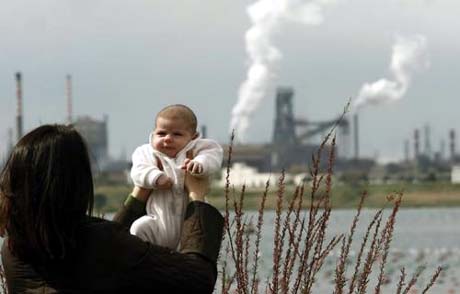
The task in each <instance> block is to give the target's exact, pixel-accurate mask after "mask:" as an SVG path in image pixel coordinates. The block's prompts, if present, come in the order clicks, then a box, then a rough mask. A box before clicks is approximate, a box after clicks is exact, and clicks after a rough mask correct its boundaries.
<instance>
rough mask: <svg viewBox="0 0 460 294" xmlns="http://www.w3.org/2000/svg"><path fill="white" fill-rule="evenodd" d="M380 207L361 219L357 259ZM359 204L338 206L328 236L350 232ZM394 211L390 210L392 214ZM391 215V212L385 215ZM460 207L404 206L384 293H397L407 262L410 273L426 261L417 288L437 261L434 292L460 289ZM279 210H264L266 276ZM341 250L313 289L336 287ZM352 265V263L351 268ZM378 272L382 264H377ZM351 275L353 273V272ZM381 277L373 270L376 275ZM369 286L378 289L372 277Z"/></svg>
mask: <svg viewBox="0 0 460 294" xmlns="http://www.w3.org/2000/svg"><path fill="white" fill-rule="evenodd" d="M376 212H377V210H373V209H364V210H363V211H362V214H361V217H360V223H359V225H358V227H357V229H356V233H355V237H354V242H353V246H352V251H351V253H350V256H351V258H352V260H354V257H355V256H356V254H357V250H358V249H359V245H360V243H361V240H362V239H363V237H364V233H365V230H366V227H367V225H368V224H369V222H370V221H371V219H372V217H373V216H374V215H375V213H376ZM355 213H356V211H354V210H333V211H332V215H331V219H330V225H329V229H328V236H329V237H331V236H333V235H338V234H341V233H348V231H349V229H350V225H351V222H352V219H353V217H354V215H355ZM389 213H390V211H386V212H385V216H388V215H389ZM256 215H257V212H252V213H248V214H247V216H248V217H254V220H256V219H257V216H256ZM385 219H386V218H385ZM459 220H460V208H429V209H401V210H400V212H399V213H398V215H397V219H396V226H395V230H394V234H393V240H392V243H391V251H390V255H389V257H388V263H387V265H386V273H387V274H386V277H387V283H386V284H385V285H384V286H383V293H395V292H396V291H395V290H396V285H397V282H398V280H399V275H400V269H401V268H402V267H405V268H406V273H407V278H406V281H407V280H409V279H410V277H411V276H412V274H413V273H414V272H415V271H416V269H417V268H418V267H419V266H425V267H426V269H425V271H424V273H423V274H422V275H421V276H420V278H419V282H418V283H417V284H416V287H415V288H414V290H413V291H412V292H409V293H421V292H422V291H421V290H423V288H424V286H425V285H426V284H427V283H428V282H429V279H430V278H431V275H432V274H433V273H434V271H435V270H436V269H437V267H438V266H442V267H443V269H444V270H443V272H442V275H441V276H440V278H439V279H438V282H437V283H436V285H435V286H434V287H433V288H431V290H430V292H429V293H449V294H454V293H460V226H459V225H458V221H459ZM273 224H274V212H266V213H265V227H264V231H263V234H262V236H263V237H262V238H263V240H262V242H261V245H262V247H261V251H262V254H261V268H260V277H263V279H262V280H265V279H266V277H267V276H270V273H271V269H272V264H273V263H272V248H273ZM338 254H339V247H336V250H335V251H334V252H333V254H332V255H331V256H329V257H328V258H327V260H326V262H325V264H324V265H323V269H322V271H321V272H320V273H319V274H318V279H317V282H316V283H315V284H316V287H315V291H314V293H332V290H333V289H332V286H333V279H334V274H333V273H334V269H335V264H336V261H337V256H338ZM351 268H352V265H350V270H351ZM374 271H375V272H376V273H377V272H378V270H377V268H375V270H374ZM350 276H351V275H350V274H349V275H348V277H350ZM375 278H376V277H375V276H374V277H373V279H375ZM369 285H370V287H368V292H369V293H370V292H373V291H371V290H373V285H375V284H373V283H372V279H371V283H370V284H369Z"/></svg>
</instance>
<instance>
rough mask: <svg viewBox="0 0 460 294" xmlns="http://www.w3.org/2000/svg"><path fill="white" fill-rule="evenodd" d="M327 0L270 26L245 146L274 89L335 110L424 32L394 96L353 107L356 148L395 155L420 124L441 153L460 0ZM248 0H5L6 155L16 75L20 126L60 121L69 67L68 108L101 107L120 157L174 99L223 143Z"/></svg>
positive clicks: (0, 100) (261, 131)
mask: <svg viewBox="0 0 460 294" xmlns="http://www.w3.org/2000/svg"><path fill="white" fill-rule="evenodd" d="M318 1H319V0H316V2H318ZM321 1H322V2H325V1H326V0H321ZM321 1H319V2H321ZM305 2H309V1H305ZM326 2H328V3H327V5H324V7H323V10H322V17H323V21H322V23H320V24H318V25H314V26H312V25H305V24H302V23H298V22H289V21H286V22H283V23H282V24H280V25H279V26H278V27H277V28H276V30H275V32H274V33H273V35H272V39H271V42H272V45H273V46H275V47H276V48H277V49H278V50H279V51H280V52H281V53H282V56H283V57H282V58H281V59H280V60H279V62H278V64H277V67H276V71H275V72H274V78H273V80H272V84H271V86H270V87H269V88H267V91H266V93H265V95H264V96H263V97H262V101H261V103H260V105H259V106H258V108H257V109H256V110H255V111H254V112H253V115H252V117H251V119H250V125H249V128H248V130H247V133H246V135H245V140H246V142H248V143H263V142H268V141H270V140H271V138H272V132H273V120H274V111H275V109H274V105H275V92H274V89H275V88H276V86H291V87H293V88H294V91H295V96H294V101H293V103H294V112H295V116H296V117H298V118H304V119H309V120H330V119H333V118H335V117H337V116H338V115H339V114H340V113H341V112H342V110H343V108H344V106H345V105H346V103H347V101H348V100H349V98H350V97H352V98H354V97H356V96H357V95H358V94H359V92H360V89H361V87H362V86H363V84H365V83H373V82H375V81H377V80H379V79H382V78H388V79H391V70H390V63H391V58H392V46H393V45H394V43H395V40H396V39H397V38H398V36H413V35H417V34H418V35H423V36H424V38H425V39H426V47H427V63H428V66H427V67H426V68H424V69H423V70H419V71H417V72H414V74H413V76H412V77H411V83H410V86H409V87H408V89H407V91H406V92H405V94H404V96H403V97H402V98H401V99H399V100H397V101H392V102H391V103H385V104H380V105H370V106H368V107H363V108H362V109H360V110H359V115H360V123H361V124H360V153H361V155H363V156H368V157H373V158H376V159H378V160H380V161H387V160H394V159H398V158H402V157H403V155H404V141H405V140H409V139H412V137H413V131H414V129H415V128H420V129H423V128H424V126H425V125H427V124H429V125H430V128H431V139H432V140H431V145H432V149H433V150H434V151H438V150H440V145H441V141H442V140H444V141H445V142H446V143H447V142H448V141H447V140H448V132H449V130H450V129H456V130H457V132H459V131H460V127H459V123H460V115H459V114H458V112H459V111H458V109H460V99H458V98H459V97H458V96H459V94H458V93H460V82H459V77H460V58H459V56H458V52H460V38H459V37H458V36H460V18H458V12H459V11H460V1H455V0H425V1H423V0H418V1H414V0H353V1H352V0H337V1H332V0H327V1H326ZM253 3H255V1H242V0H232V1H228V0H221V1H215V0H213V1H210V0H201V1H198V0H189V1H177V0H168V1H165V0H155V1H153V0H131V1H125V0H91V1H89V0H80V1H76V0H37V1H34V4H33V5H31V4H30V1H25V0H16V1H4V3H2V6H1V9H0V36H1V39H0V154H2V153H4V152H5V148H6V144H7V141H8V128H14V126H15V111H16V101H15V81H14V75H15V73H16V72H17V71H20V72H21V73H22V75H23V100H24V128H25V131H28V130H31V129H33V128H35V127H37V126H38V125H40V124H44V123H64V122H65V120H66V116H67V114H66V100H65V77H66V75H67V74H71V75H72V79H73V97H74V100H73V106H74V108H73V110H74V111H73V114H74V116H83V115H89V116H91V117H94V118H98V119H102V118H103V116H104V115H105V114H106V115H108V118H109V119H108V122H109V125H108V126H109V152H110V154H111V155H112V156H113V157H114V158H118V157H120V156H121V155H122V154H123V153H125V154H128V155H129V154H130V153H131V152H132V151H133V150H134V148H135V147H136V146H138V145H140V144H143V143H145V142H147V139H148V134H149V132H150V131H151V129H152V128H153V126H154V117H155V114H156V113H157V112H158V111H159V110H160V109H161V108H163V107H164V106H166V105H168V104H172V103H183V104H186V105H189V106H190V107H191V108H192V109H193V110H194V111H195V113H196V114H197V117H198V121H199V124H200V125H206V126H207V129H208V136H209V137H211V138H214V139H216V140H217V141H219V142H221V143H227V142H228V139H229V127H230V121H231V118H232V109H233V107H234V106H235V104H236V103H237V101H238V92H239V88H240V86H241V84H242V83H243V82H244V81H245V79H246V74H247V70H248V67H249V65H250V58H249V57H248V53H247V52H246V44H245V33H246V31H247V30H248V29H249V28H250V27H251V25H252V24H251V20H250V18H249V16H248V14H247V7H248V6H250V5H251V4H253ZM353 111H355V109H352V112H353ZM237 137H238V134H237ZM446 150H447V149H446Z"/></svg>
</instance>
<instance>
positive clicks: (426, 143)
mask: <svg viewBox="0 0 460 294" xmlns="http://www.w3.org/2000/svg"><path fill="white" fill-rule="evenodd" d="M15 79H16V101H17V109H16V110H17V111H16V122H15V123H16V136H15V139H16V140H19V139H20V138H21V137H22V136H23V111H22V105H23V97H22V96H23V94H22V93H23V91H22V86H23V79H22V76H21V73H16V75H15ZM65 89H66V91H65V92H66V95H65V96H66V99H67V122H68V123H71V124H73V125H74V126H75V128H76V129H77V130H78V131H79V132H80V133H81V134H82V136H83V137H84V138H85V140H86V142H87V144H88V147H89V150H90V156H91V160H92V163H93V169H94V171H95V173H96V174H98V173H100V172H106V173H107V172H109V173H111V172H112V173H114V174H116V173H118V174H119V175H121V176H119V177H118V178H122V179H123V177H124V176H123V173H125V174H126V171H127V170H129V167H130V162H128V161H126V160H113V159H111V157H110V156H109V136H108V116H107V115H104V116H103V118H102V119H96V118H92V117H89V116H78V117H76V118H74V117H73V113H72V112H73V111H72V107H73V105H72V103H73V102H72V77H71V76H70V75H68V76H67V77H66V86H65ZM294 94H295V92H294V89H293V88H291V87H279V88H278V89H277V91H276V99H275V118H274V122H273V134H272V141H271V142H269V143H265V144H239V143H236V144H234V146H233V147H232V154H231V158H232V163H238V164H240V165H239V167H240V168H241V167H242V166H243V167H244V166H247V167H248V168H250V169H251V170H253V171H255V172H258V173H277V172H280V171H281V170H285V171H286V172H288V173H291V174H296V173H297V174H300V173H302V172H303V173H305V172H306V171H308V169H309V167H310V166H311V160H312V154H316V152H317V150H318V149H319V148H320V144H321V142H322V141H323V140H324V137H325V135H326V134H328V133H329V131H330V130H331V128H334V133H335V135H336V143H335V146H334V154H335V158H334V170H335V174H336V175H337V176H341V177H343V178H344V179H346V178H347V177H348V178H350V175H352V176H351V179H356V178H358V179H362V180H365V181H376V182H386V181H401V180H402V181H423V180H438V179H441V180H451V178H452V179H454V178H458V179H459V182H460V168H457V167H456V163H457V162H458V161H459V160H460V157H459V156H458V155H457V153H456V132H455V130H454V129H451V130H448V131H447V132H446V135H447V134H448V136H446V137H447V140H448V144H446V143H445V141H443V142H442V144H441V150H439V151H437V152H435V151H433V149H432V147H431V140H430V127H429V126H428V125H427V126H425V127H424V128H423V134H422V132H421V130H420V129H415V130H414V132H413V137H412V138H410V139H408V140H406V141H405V142H403V143H404V145H403V146H404V155H405V156H404V160H402V161H400V162H398V163H391V164H387V165H384V166H383V165H379V164H377V163H376V161H375V160H374V159H373V158H363V157H361V156H360V154H359V149H360V148H359V118H358V114H353V115H350V116H351V119H350V117H349V114H342V113H339V114H337V115H336V116H335V117H331V118H330V119H326V120H322V121H314V120H310V119H306V118H301V117H295V116H294V111H293V110H294V109H295V100H294V97H295V95H294ZM201 132H202V134H203V136H204V137H206V126H202V127H201ZM15 139H14V136H13V129H12V128H9V130H8V142H6V144H5V145H6V149H7V150H8V151H7V153H9V150H11V148H12V146H13V144H14V141H16V140H15ZM422 142H423V146H422ZM228 147H229V146H224V150H226V151H228V150H229V148H228ZM330 147H331V141H330V140H329V141H328V142H327V144H326V145H325V146H324V152H323V154H322V156H323V157H322V158H321V162H322V163H323V164H327V163H328V160H327V158H328V152H329V150H330V149H331V148H330ZM447 148H448V155H447V156H446V155H445V153H446V152H445V150H444V149H447ZM5 158H6V156H4V158H0V163H1V161H4V160H5ZM225 158H227V156H225ZM224 164H225V163H224ZM457 174H458V175H457Z"/></svg>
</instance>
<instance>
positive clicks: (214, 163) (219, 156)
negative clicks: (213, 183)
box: [193, 139, 224, 174]
mask: <svg viewBox="0 0 460 294" xmlns="http://www.w3.org/2000/svg"><path fill="white" fill-rule="evenodd" d="M223 157H224V151H223V149H222V147H221V146H220V145H219V144H218V143H217V142H216V141H214V140H210V139H201V140H200V141H199V142H197V145H196V147H195V157H194V158H193V160H194V161H196V162H199V163H201V164H202V165H203V174H210V173H214V172H217V171H219V170H220V168H221V166H222V160H223Z"/></svg>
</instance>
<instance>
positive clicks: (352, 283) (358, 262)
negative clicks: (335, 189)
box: [348, 192, 383, 294]
mask: <svg viewBox="0 0 460 294" xmlns="http://www.w3.org/2000/svg"><path fill="white" fill-rule="evenodd" d="M361 197H362V198H365V197H367V193H366V192H364V193H363V194H362V196H361ZM382 213H383V209H380V210H379V211H378V212H377V213H376V214H375V215H374V217H373V218H372V221H371V222H370V223H369V225H368V227H367V229H366V234H365V235H364V238H363V241H362V242H361V246H360V249H359V253H358V256H357V257H356V263H355V270H354V272H353V276H352V278H351V281H350V287H349V289H348V294H352V293H353V292H354V290H355V287H356V283H357V281H358V277H359V267H360V266H361V258H362V256H363V254H364V249H365V248H366V245H367V241H368V240H369V235H370V233H371V230H372V228H373V227H374V225H375V224H376V222H377V219H378V218H379V217H380V215H381V214H382Z"/></svg>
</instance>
